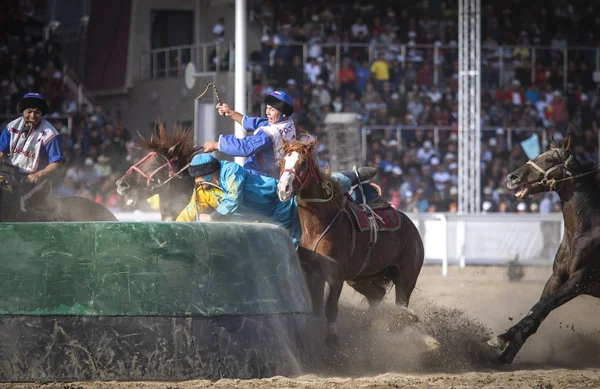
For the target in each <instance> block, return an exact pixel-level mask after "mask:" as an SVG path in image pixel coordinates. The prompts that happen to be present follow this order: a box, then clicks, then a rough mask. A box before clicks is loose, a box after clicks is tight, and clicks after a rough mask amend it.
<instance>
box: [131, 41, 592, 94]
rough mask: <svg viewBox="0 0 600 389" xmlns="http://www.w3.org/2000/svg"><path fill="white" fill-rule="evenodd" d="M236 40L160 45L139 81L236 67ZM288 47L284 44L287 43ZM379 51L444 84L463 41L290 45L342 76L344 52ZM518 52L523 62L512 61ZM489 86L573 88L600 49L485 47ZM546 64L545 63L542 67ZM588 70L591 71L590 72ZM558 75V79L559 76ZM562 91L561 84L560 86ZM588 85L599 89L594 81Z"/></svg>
mask: <svg viewBox="0 0 600 389" xmlns="http://www.w3.org/2000/svg"><path fill="white" fill-rule="evenodd" d="M248 44H249V46H254V47H261V46H260V43H259V42H254V41H249V42H248ZM233 45H234V43H233V41H229V42H224V43H221V44H217V43H214V42H211V43H203V44H197V45H185V46H174V47H167V48H162V49H154V50H151V51H148V52H145V53H143V54H142V60H141V69H140V70H139V71H140V74H139V75H138V77H137V79H139V80H147V79H155V78H164V77H175V76H179V75H183V69H184V68H185V65H186V64H187V63H188V62H193V63H194V65H196V69H197V70H198V71H199V72H209V71H215V70H221V71H233V61H234V58H233V56H234V48H233ZM282 47H283V46H282ZM379 50H384V51H385V53H386V56H387V57H388V59H393V58H397V59H398V60H399V62H400V64H401V67H402V68H403V69H405V70H406V68H409V67H410V68H416V70H418V69H419V68H422V67H423V66H425V65H429V66H431V71H432V73H433V82H434V84H435V85H437V86H440V85H442V84H443V82H444V81H445V80H448V79H450V78H451V77H452V75H453V74H454V73H456V72H457V69H458V68H456V69H455V64H457V63H458V62H457V61H458V46H457V45H437V44H397V45H395V44H392V45H386V46H383V45H378V44H368V43H337V44H336V43H302V42H292V43H290V44H289V45H287V46H286V53H287V54H286V55H288V56H293V55H299V56H301V58H302V59H303V62H306V61H307V60H308V58H309V57H319V56H323V57H326V56H329V57H334V58H335V71H336V74H337V72H338V71H339V69H340V65H341V59H342V56H351V57H354V58H360V59H365V60H368V61H369V62H373V61H374V59H375V58H376V54H377V52H378V51H379ZM279 54H282V52H281V51H278V50H275V49H273V50H270V51H263V52H261V53H259V56H261V59H260V61H259V62H262V63H263V64H269V65H272V64H273V63H274V59H275V56H276V55H279ZM516 56H518V57H519V58H520V60H519V61H517V62H518V63H516V64H513V63H512V59H513V58H514V57H516ZM481 61H482V74H481V80H482V81H481V82H482V87H483V88H495V87H498V86H503V85H506V84H507V83H508V82H510V81H512V79H515V78H516V79H519V80H521V79H522V80H526V81H527V82H529V83H531V84H533V83H535V82H536V81H537V80H538V79H539V78H540V77H548V75H547V72H548V73H550V77H551V80H552V82H553V83H555V84H560V85H561V86H562V88H563V89H567V86H568V84H569V83H574V82H576V81H578V80H579V77H580V76H579V75H578V74H579V73H580V71H582V73H581V74H584V76H586V77H587V76H589V77H588V80H592V79H594V80H595V83H599V82H600V47H591V46H571V47H564V48H555V47H551V46H497V45H487V44H485V43H484V44H482V46H481ZM542 65H543V66H542ZM586 72H587V74H585V73H586ZM556 77H558V78H556ZM555 87H556V89H558V85H555ZM584 87H589V88H588V89H596V85H589V86H586V85H584Z"/></svg>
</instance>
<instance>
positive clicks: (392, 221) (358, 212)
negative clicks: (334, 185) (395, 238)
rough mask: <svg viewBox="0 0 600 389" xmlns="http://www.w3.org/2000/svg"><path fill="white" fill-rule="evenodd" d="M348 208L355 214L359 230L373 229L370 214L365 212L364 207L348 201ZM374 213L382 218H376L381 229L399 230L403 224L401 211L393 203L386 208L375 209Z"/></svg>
mask: <svg viewBox="0 0 600 389" xmlns="http://www.w3.org/2000/svg"><path fill="white" fill-rule="evenodd" d="M347 205H348V209H349V210H350V214H351V215H353V216H354V217H353V219H354V222H355V223H356V227H357V228H358V230H359V231H361V232H362V231H369V230H370V229H371V223H370V222H369V215H368V214H367V212H369V211H368V210H367V212H363V210H362V208H361V207H360V206H359V205H357V204H355V203H352V202H348V203H347ZM373 213H375V214H376V215H377V216H379V217H380V218H381V220H379V219H378V218H375V220H376V221H377V226H378V227H379V231H397V230H398V229H399V228H400V225H401V218H400V213H399V212H398V211H396V210H395V209H394V208H393V207H392V206H391V205H390V206H388V207H385V208H380V209H374V210H373Z"/></svg>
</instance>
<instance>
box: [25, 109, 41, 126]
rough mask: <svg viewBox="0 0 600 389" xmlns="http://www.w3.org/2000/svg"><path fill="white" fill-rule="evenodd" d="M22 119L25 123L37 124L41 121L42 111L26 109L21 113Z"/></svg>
mask: <svg viewBox="0 0 600 389" xmlns="http://www.w3.org/2000/svg"><path fill="white" fill-rule="evenodd" d="M23 118H24V119H25V122H27V123H34V124H35V123H38V122H39V121H40V120H41V119H42V111H40V110H39V109H37V108H27V109H26V110H24V111H23Z"/></svg>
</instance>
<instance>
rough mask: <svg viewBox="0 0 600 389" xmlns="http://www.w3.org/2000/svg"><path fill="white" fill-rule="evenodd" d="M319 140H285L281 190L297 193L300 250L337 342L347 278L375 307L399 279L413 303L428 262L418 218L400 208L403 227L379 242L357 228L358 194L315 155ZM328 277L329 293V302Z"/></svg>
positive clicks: (283, 195)
mask: <svg viewBox="0 0 600 389" xmlns="http://www.w3.org/2000/svg"><path fill="white" fill-rule="evenodd" d="M315 144H316V140H312V141H310V142H300V141H292V142H289V143H287V144H286V145H284V146H283V150H284V155H285V156H284V158H283V160H282V162H281V176H280V181H279V184H278V194H279V198H280V200H281V201H288V200H290V199H291V198H292V197H293V196H297V197H296V199H297V201H298V212H299V216H300V223H301V225H302V238H301V240H300V247H299V249H298V255H299V258H300V261H301V262H302V264H303V267H304V269H305V272H306V279H307V283H308V287H309V289H310V292H311V295H312V300H313V308H314V311H315V314H317V315H320V314H322V312H323V309H324V310H325V316H326V319H327V327H328V328H327V329H328V330H327V337H326V340H327V343H328V344H329V345H332V346H335V345H337V342H338V338H337V334H336V321H337V316H338V300H339V298H340V294H341V292H342V287H343V285H344V281H346V282H347V283H348V285H350V286H351V287H352V288H354V289H355V290H356V291H357V292H359V293H360V294H362V295H364V296H365V297H366V298H367V300H368V302H369V306H370V307H371V308H373V307H376V306H378V305H379V304H380V303H381V302H382V300H383V298H384V297H385V294H386V291H387V289H386V286H388V285H389V284H390V283H393V284H394V286H395V289H396V304H397V305H399V306H401V307H406V308H407V307H408V302H409V300H410V296H411V293H412V291H413V289H414V287H415V284H416V283H417V277H418V276H419V273H420V271H421V268H422V266H423V259H424V249H423V241H422V240H421V236H420V234H419V231H418V230H417V228H416V227H415V225H414V224H413V222H412V221H411V220H410V219H409V218H408V217H407V216H406V215H404V214H403V213H401V212H398V211H393V210H392V211H393V212H394V215H396V216H395V217H397V218H399V219H400V228H399V229H396V230H393V231H392V230H391V229H390V231H385V229H382V230H380V231H378V232H377V238H376V239H375V243H373V239H372V238H373V235H372V234H373V232H370V231H359V230H357V229H356V227H355V225H354V222H353V220H351V218H352V217H354V216H351V212H352V210H350V209H349V208H348V206H349V202H350V201H352V200H351V199H350V198H349V197H348V196H347V195H346V194H345V193H343V191H342V190H341V189H340V188H339V186H338V185H336V184H335V183H334V182H333V181H332V180H331V176H330V174H329V172H326V171H322V170H321V169H320V168H319V165H318V162H317V160H316V159H315V157H314V156H313V155H312V151H313V149H314V146H315ZM390 210H391V208H390ZM315 248H316V249H315ZM313 250H315V253H314V254H315V255H313ZM326 282H327V284H328V285H329V293H328V295H327V298H326V302H325V307H323V302H324V288H325V283H326Z"/></svg>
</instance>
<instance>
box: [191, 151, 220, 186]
mask: <svg viewBox="0 0 600 389" xmlns="http://www.w3.org/2000/svg"><path fill="white" fill-rule="evenodd" d="M220 167H221V164H220V163H219V160H218V159H216V158H215V157H214V156H213V155H212V154H197V155H196V156H194V158H192V163H191V164H190V167H189V168H188V172H189V173H190V176H192V177H204V179H205V180H206V181H210V179H211V176H212V173H214V172H216V171H217V170H219V168H220Z"/></svg>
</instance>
